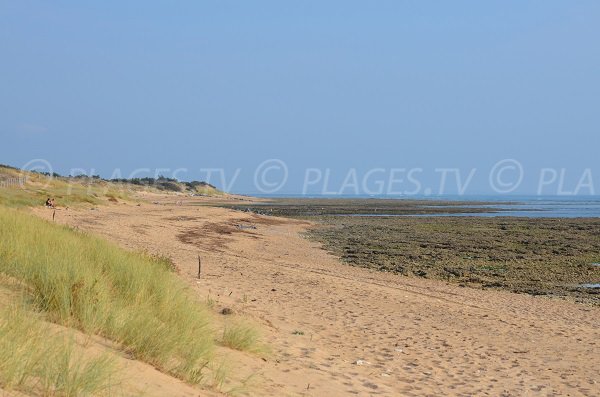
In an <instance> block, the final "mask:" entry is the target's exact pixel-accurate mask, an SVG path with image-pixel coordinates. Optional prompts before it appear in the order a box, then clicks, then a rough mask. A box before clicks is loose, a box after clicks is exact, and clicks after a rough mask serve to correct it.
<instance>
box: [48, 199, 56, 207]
mask: <svg viewBox="0 0 600 397" xmlns="http://www.w3.org/2000/svg"><path fill="white" fill-rule="evenodd" d="M46 207H48V208H55V206H54V199H53V198H50V197H48V199H47V200H46Z"/></svg>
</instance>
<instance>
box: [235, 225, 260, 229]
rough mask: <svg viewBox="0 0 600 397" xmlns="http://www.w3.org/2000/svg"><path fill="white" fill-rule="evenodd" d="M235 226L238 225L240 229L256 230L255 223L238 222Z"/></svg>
mask: <svg viewBox="0 0 600 397" xmlns="http://www.w3.org/2000/svg"><path fill="white" fill-rule="evenodd" d="M235 227H237V228H238V229H239V230H256V226H254V225H242V224H237V225H235Z"/></svg>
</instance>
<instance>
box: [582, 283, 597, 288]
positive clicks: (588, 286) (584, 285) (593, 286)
mask: <svg viewBox="0 0 600 397" xmlns="http://www.w3.org/2000/svg"><path fill="white" fill-rule="evenodd" d="M579 286H580V287H581V288H591V289H599V288H600V283H586V284H579Z"/></svg>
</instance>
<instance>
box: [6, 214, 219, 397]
mask: <svg viewBox="0 0 600 397" xmlns="http://www.w3.org/2000/svg"><path fill="white" fill-rule="evenodd" d="M170 265H171V264H170V263H169V262H168V261H167V260H165V259H163V258H156V257H151V256H147V255H144V254H139V253H133V252H128V251H125V250H123V249H121V248H119V247H117V246H115V245H113V244H110V243H108V242H106V241H104V240H102V239H100V238H96V237H93V236H90V235H87V234H85V233H82V232H78V231H74V230H72V229H70V228H68V227H65V226H58V225H56V224H53V223H50V222H46V221H43V220H41V219H39V218H37V217H35V216H32V215H29V214H26V213H24V212H23V211H22V210H16V209H11V208H6V207H2V206H0V273H2V274H4V275H5V277H10V278H11V279H14V280H18V282H19V283H20V285H21V289H22V291H23V295H24V297H25V299H24V300H25V304H26V305H27V307H28V308H29V309H30V310H32V312H34V313H40V315H42V316H43V317H44V319H45V320H48V321H52V322H54V323H56V324H60V325H64V326H67V327H72V328H76V329H79V330H81V331H83V332H84V333H87V334H95V335H100V336H102V337H105V338H107V339H110V340H112V341H114V342H116V343H117V345H118V346H120V347H121V348H122V349H123V350H124V351H125V352H127V353H128V354H129V355H130V356H131V357H132V358H134V359H137V360H141V361H144V362H147V363H150V364H152V365H153V366H155V367H156V368H158V369H160V370H161V371H163V372H165V373H168V374H171V375H173V376H176V377H178V378H180V379H183V380H185V381H186V382H188V383H192V384H198V383H202V381H203V378H204V377H205V374H206V371H205V369H206V368H207V367H209V366H210V364H211V360H212V358H213V348H214V345H215V338H214V332H213V330H212V328H211V317H210V314H209V313H208V311H207V310H206V309H205V308H204V306H203V305H202V304H201V303H200V302H198V301H196V300H195V299H194V298H193V297H192V296H191V294H190V293H189V291H188V290H187V287H186V286H185V284H184V283H183V282H182V281H180V280H179V279H178V278H177V276H176V275H175V273H173V272H172V269H171V266H170ZM11 316H13V317H11ZM14 318H15V317H14V315H11V314H10V312H9V311H3V312H0V344H1V346H2V349H0V350H2V352H3V353H5V352H9V351H21V352H30V353H31V354H32V355H37V354H38V353H39V352H48V350H47V349H54V350H53V351H55V353H56V354H68V352H69V351H70V350H69V349H70V348H69V344H68V343H67V344H65V343H62V344H61V343H59V342H56V341H55V342H52V343H50V344H49V346H48V347H47V348H45V347H44V346H42V345H40V346H38V345H36V343H38V342H36V338H35V337H33V338H30V337H25V335H27V332H29V333H34V334H36V333H39V332H41V331H39V329H38V328H39V327H38V328H36V327H34V326H31V324H29V323H27V322H24V321H25V320H24V319H22V316H21V317H18V318H20V320H19V321H16V322H15V321H14ZM28 321H29V320H28ZM32 321H33V320H32ZM23 324H29V325H27V326H25V325H23ZM19 327H20V328H19ZM24 329H27V332H22V331H23V330H24ZM58 345H60V346H63V351H62V352H60V349H56V346H58ZM52 346H54V347H52ZM3 353H0V354H3ZM55 353H52V354H55ZM28 354H29V353H28ZM40 354H41V353H40ZM52 354H42V355H43V356H44V357H45V358H44V360H42V361H40V360H38V359H37V358H36V357H37V356H35V357H33V356H32V357H31V358H25V359H23V360H18V359H17V360H9V361H4V363H2V364H0V386H1V387H2V388H6V387H13V386H15V385H16V386H19V385H20V386H23V385H27V384H28V380H27V379H23V376H24V375H23V374H28V375H27V376H29V377H30V376H35V377H40V378H43V379H45V382H50V383H52V382H55V383H56V382H57V380H56V379H58V378H57V376H58V375H56V374H55V373H53V372H52V370H49V371H48V373H44V371H46V367H47V364H48V365H49V364H51V363H52V362H55V361H57V360H58V359H57V360H54V359H51V357H54V356H53V355H52ZM15 357H17V356H15ZM0 359H2V357H0ZM102 360H104V358H102ZM58 361H60V360H58ZM68 361H69V359H64V360H63V361H62V362H65V363H66V362H68ZM34 362H35V363H36V364H35V365H37V367H35V368H33V367H32V368H33V369H32V368H29V367H22V368H21V367H19V366H23V365H27V363H34ZM23 363H25V364H23ZM95 363H96V361H92V362H90V363H88V364H86V365H84V366H83V367H82V368H83V369H82V370H81V371H83V372H84V373H85V374H86V375H85V376H86V377H89V376H91V375H90V374H88V373H92V372H94V371H96V370H97V364H95ZM32 365H33V364H32ZM65 366H66V367H65V368H63V372H64V371H67V369H68V368H69V367H68V365H66V364H65ZM56 370H57V371H59V369H56ZM67 372H68V371H67ZM97 372H98V371H97ZM100 372H102V371H100ZM7 374H8V375H7ZM11 374H12V375H11ZM31 374H33V375H31ZM72 375H73V376H72V378H73V379H71V380H70V381H69V384H70V383H77V382H79V380H78V377H79V375H77V374H72ZM100 375H101V373H99V374H98V376H99V378H101V376H100ZM46 378H47V379H46ZM63 378H65V377H64V376H63ZM52 379H54V381H53V380H52ZM65 382H66V381H65ZM42 383H43V382H42ZM96 383H98V382H96ZM101 383H102V382H100V383H99V384H101ZM48 387H55V388H56V387H57V386H56V385H54V386H52V384H50V386H48ZM65 387H67V386H65ZM69 387H70V386H69ZM82 387H83V386H82ZM67 394H68V393H67ZM75 394H77V393H75Z"/></svg>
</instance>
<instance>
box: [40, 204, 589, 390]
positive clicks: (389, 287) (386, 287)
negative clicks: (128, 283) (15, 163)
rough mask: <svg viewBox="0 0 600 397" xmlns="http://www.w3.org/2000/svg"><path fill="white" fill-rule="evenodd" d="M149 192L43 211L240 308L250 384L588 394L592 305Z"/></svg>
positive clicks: (243, 364)
mask: <svg viewBox="0 0 600 397" xmlns="http://www.w3.org/2000/svg"><path fill="white" fill-rule="evenodd" d="M152 200H154V201H157V202H159V204H141V205H140V206H136V205H133V204H123V203H120V204H114V205H110V206H105V207H100V208H99V209H95V210H89V209H85V210H83V209H82V210H72V209H71V210H59V211H57V222H61V223H66V224H69V225H71V226H75V227H78V228H80V229H82V230H86V231H90V232H93V233H96V234H99V235H102V236H105V237H106V238H108V239H109V240H112V241H115V242H117V243H118V244H120V245H121V246H124V247H127V248H130V249H138V250H139V249H143V250H147V251H150V252H155V253H161V254H165V255H169V256H171V257H172V258H173V260H174V261H175V263H176V265H177V266H178V267H179V268H180V270H181V276H182V277H183V278H185V279H186V280H187V282H189V283H190V285H192V286H193V288H194V289H195V290H197V293H198V295H199V297H200V298H201V299H206V297H207V296H210V297H211V299H214V300H215V301H216V302H217V304H216V307H215V310H216V311H218V310H219V309H221V308H223V307H230V308H233V310H234V312H236V313H238V314H241V315H243V316H246V317H248V318H252V319H254V320H255V321H256V323H257V324H258V325H259V327H260V328H261V329H262V332H263V335H264V340H265V341H266V342H267V343H268V344H269V345H270V346H271V350H272V352H271V354H270V355H268V356H266V361H264V360H263V359H262V358H261V357H257V356H253V355H243V356H242V355H240V356H239V357H238V356H236V357H235V361H236V363H235V365H236V366H237V369H236V370H235V371H234V374H235V376H237V377H238V378H243V377H244V376H246V375H248V374H252V373H254V374H256V376H255V378H254V381H253V383H252V388H251V389H249V390H250V391H249V394H251V395H258V396H348V395H358V396H376V395H381V396H427V395H431V396H439V395H464V396H473V395H478V396H479V395H491V396H529V395H531V396H547V395H548V396H550V395H557V396H558V395H560V396H565V395H569V396H579V395H585V396H598V395H600V377H599V371H600V346H599V343H600V339H599V338H600V316H599V315H600V310H599V309H598V308H595V307H588V306H584V305H579V304H575V303H572V302H568V301H562V300H552V299H548V298H543V297H532V296H527V295H517V294H512V293H508V292H501V291H482V290H475V289H469V288H460V287H457V286H453V285H448V284H446V283H444V282H440V281H434V280H425V279H414V278H407V277H401V276H395V275H391V274H387V273H379V272H374V271H370V270H365V269H359V268H353V267H349V266H346V265H344V264H342V263H340V262H339V261H338V260H337V259H336V258H335V257H333V256H331V255H329V254H328V253H326V252H325V251H323V250H322V249H321V248H320V247H319V246H318V245H317V244H315V243H313V242H310V241H308V240H306V239H303V238H302V237H301V235H300V233H302V231H303V230H305V229H306V228H307V227H310V224H308V223H306V222H301V221H295V220H288V219H281V218H272V217H259V216H256V215H252V214H246V213H241V212H235V211H231V210H227V209H222V208H212V207H204V206H201V207H199V206H195V205H192V204H193V202H194V201H197V202H207V201H210V200H209V199H206V198H197V199H190V198H186V199H183V201H182V202H181V201H180V202H179V203H177V201H178V200H181V199H176V198H173V196H164V197H160V198H158V196H157V197H155V198H153V199H152ZM176 203H177V204H176ZM36 213H38V214H39V215H41V216H43V217H46V218H49V217H51V211H48V210H42V209H39V210H36ZM239 225H242V227H239ZM251 225H254V226H256V229H250V228H247V226H251ZM198 254H200V255H201V257H202V261H203V262H202V263H203V267H202V278H201V280H199V281H198V280H196V279H195V277H196V274H197V270H198V269H197V266H198V265H197V255H198ZM223 317H224V316H223ZM175 390H177V389H175V388H173V387H171V389H169V395H178V394H177V393H176V392H175ZM187 393H189V390H187V389H186V390H181V393H180V394H181V395H188V394H187ZM200 394H202V393H201V392H200Z"/></svg>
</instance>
